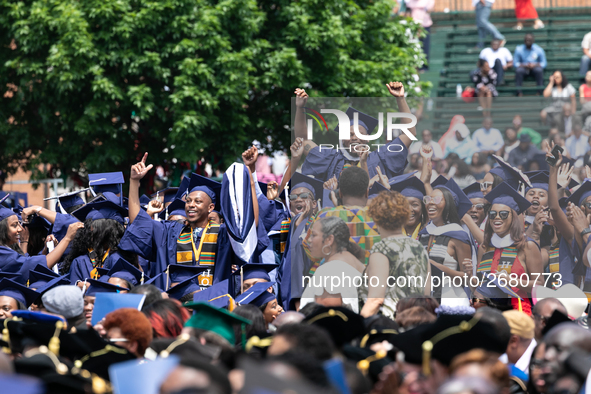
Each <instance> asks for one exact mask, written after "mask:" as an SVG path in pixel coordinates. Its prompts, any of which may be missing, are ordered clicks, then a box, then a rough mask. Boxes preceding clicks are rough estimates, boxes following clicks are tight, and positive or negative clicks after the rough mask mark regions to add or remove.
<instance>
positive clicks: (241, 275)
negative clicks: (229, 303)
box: [240, 265, 244, 293]
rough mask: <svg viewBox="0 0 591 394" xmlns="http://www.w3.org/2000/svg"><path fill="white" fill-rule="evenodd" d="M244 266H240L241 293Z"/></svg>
mask: <svg viewBox="0 0 591 394" xmlns="http://www.w3.org/2000/svg"><path fill="white" fill-rule="evenodd" d="M243 267H244V266H242V265H241V266H240V293H242V289H243V288H244V268H243Z"/></svg>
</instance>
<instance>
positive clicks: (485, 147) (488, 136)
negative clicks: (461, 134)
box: [472, 117, 505, 156]
mask: <svg viewBox="0 0 591 394" xmlns="http://www.w3.org/2000/svg"><path fill="white" fill-rule="evenodd" d="M492 124H493V121H492V118H490V117H486V118H484V119H483V120H482V128H480V129H478V130H476V131H475V132H474V134H473V135H472V140H473V141H474V144H476V149H477V152H481V153H484V154H486V155H487V156H488V155H494V154H496V153H497V151H498V150H499V149H501V148H502V147H503V145H504V144H505V141H504V140H503V134H501V132H500V131H499V129H495V128H493V127H492Z"/></svg>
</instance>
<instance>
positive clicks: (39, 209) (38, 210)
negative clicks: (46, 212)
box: [35, 207, 43, 215]
mask: <svg viewBox="0 0 591 394" xmlns="http://www.w3.org/2000/svg"><path fill="white" fill-rule="evenodd" d="M42 209H43V207H39V208H37V209H35V213H36V214H37V215H39V212H41V210H42Z"/></svg>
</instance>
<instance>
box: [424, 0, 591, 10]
mask: <svg viewBox="0 0 591 394" xmlns="http://www.w3.org/2000/svg"><path fill="white" fill-rule="evenodd" d="M532 2H533V5H534V7H535V8H536V9H537V10H540V9H549V8H577V7H591V0H532ZM473 9H474V7H473V6H472V0H437V1H436V2H435V9H433V12H458V11H472V10H473ZM512 9H515V0H496V1H495V3H494V5H493V10H512Z"/></svg>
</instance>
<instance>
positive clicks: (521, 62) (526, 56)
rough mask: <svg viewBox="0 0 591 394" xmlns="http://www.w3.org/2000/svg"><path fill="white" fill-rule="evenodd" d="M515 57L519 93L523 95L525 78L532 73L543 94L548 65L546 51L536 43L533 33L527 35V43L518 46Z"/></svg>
mask: <svg viewBox="0 0 591 394" xmlns="http://www.w3.org/2000/svg"><path fill="white" fill-rule="evenodd" d="M513 58H514V62H515V86H516V87H517V95H518V96H523V92H522V91H521V85H523V78H525V77H526V76H530V75H531V76H533V77H534V78H535V79H536V86H537V87H538V94H541V93H542V87H543V86H544V69H545V68H546V66H547V62H546V52H544V50H543V49H542V48H541V47H540V46H539V45H536V44H534V36H533V35H532V34H526V35H525V43H524V44H523V45H518V46H517V48H516V49H515V55H514V56H513Z"/></svg>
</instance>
